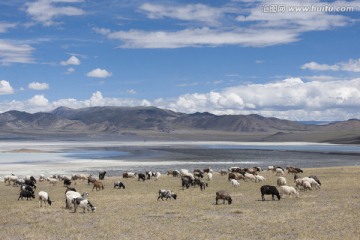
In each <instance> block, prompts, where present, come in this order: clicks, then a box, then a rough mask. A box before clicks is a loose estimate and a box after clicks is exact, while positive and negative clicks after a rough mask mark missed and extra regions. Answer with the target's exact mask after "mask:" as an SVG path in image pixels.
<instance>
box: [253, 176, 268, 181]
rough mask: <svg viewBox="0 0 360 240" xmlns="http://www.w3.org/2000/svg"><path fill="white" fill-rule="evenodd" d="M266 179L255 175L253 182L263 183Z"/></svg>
mask: <svg viewBox="0 0 360 240" xmlns="http://www.w3.org/2000/svg"><path fill="white" fill-rule="evenodd" d="M265 181H266V178H265V177H263V176H261V175H255V182H265Z"/></svg>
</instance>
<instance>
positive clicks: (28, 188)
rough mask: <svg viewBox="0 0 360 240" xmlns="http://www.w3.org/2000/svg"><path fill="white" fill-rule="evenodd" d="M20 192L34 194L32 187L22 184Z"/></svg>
mask: <svg viewBox="0 0 360 240" xmlns="http://www.w3.org/2000/svg"><path fill="white" fill-rule="evenodd" d="M20 191H28V192H31V193H35V192H34V189H33V188H32V186H30V185H26V184H22V185H21V186H20Z"/></svg>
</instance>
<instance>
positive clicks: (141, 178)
mask: <svg viewBox="0 0 360 240" xmlns="http://www.w3.org/2000/svg"><path fill="white" fill-rule="evenodd" d="M145 179H146V176H145V174H144V173H139V174H138V181H140V180H142V181H143V182H144V181H145Z"/></svg>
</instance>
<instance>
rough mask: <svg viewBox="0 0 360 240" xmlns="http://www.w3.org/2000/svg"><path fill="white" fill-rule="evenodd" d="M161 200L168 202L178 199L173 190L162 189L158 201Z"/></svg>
mask: <svg viewBox="0 0 360 240" xmlns="http://www.w3.org/2000/svg"><path fill="white" fill-rule="evenodd" d="M160 198H161V200H163V201H164V198H165V199H166V200H168V199H170V200H171V198H173V199H174V200H176V198H177V195H176V193H174V192H172V191H171V190H164V189H161V190H159V196H158V198H157V201H159V199H160Z"/></svg>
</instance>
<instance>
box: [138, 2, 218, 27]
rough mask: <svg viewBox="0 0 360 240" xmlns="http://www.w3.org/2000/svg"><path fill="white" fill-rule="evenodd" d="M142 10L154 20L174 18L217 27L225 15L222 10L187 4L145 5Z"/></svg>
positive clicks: (141, 7)
mask: <svg viewBox="0 0 360 240" xmlns="http://www.w3.org/2000/svg"><path fill="white" fill-rule="evenodd" d="M140 10H143V11H145V12H146V13H147V16H148V17H149V18H152V19H161V18H166V17H168V18H174V19H179V20H184V21H199V22H204V23H207V24H210V25H214V24H215V25H216V24H217V21H218V19H220V18H221V17H222V15H223V14H224V10H223V9H221V8H214V7H210V6H207V5H204V4H187V5H182V6H181V5H180V6H172V5H161V4H152V3H144V4H143V5H141V6H140Z"/></svg>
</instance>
